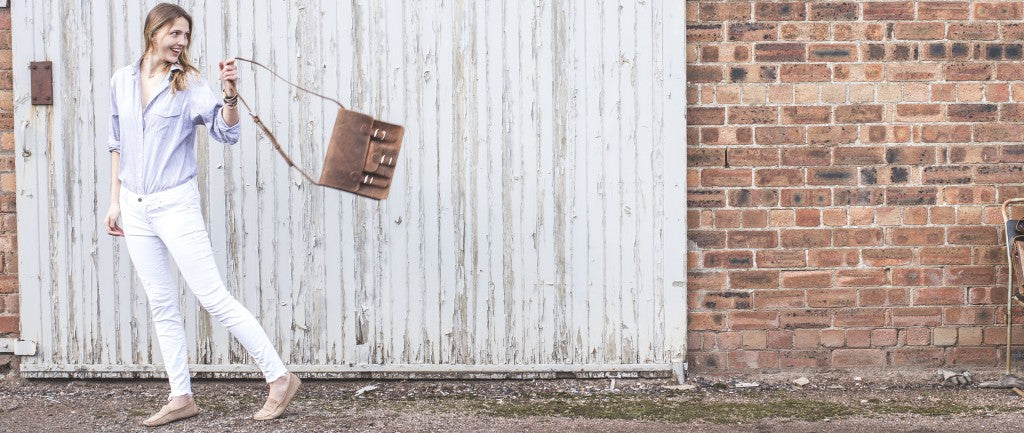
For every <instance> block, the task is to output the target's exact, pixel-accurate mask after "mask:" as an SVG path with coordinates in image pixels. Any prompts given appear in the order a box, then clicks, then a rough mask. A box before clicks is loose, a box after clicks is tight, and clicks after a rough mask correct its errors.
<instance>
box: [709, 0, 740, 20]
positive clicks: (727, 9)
mask: <svg viewBox="0 0 1024 433" xmlns="http://www.w3.org/2000/svg"><path fill="white" fill-rule="evenodd" d="M699 16H700V20H701V21H748V20H750V5H749V4H747V3H745V2H744V3H740V2H727V3H701V4H700V15H699Z"/></svg>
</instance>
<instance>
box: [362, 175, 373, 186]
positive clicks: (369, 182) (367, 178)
mask: <svg viewBox="0 0 1024 433" xmlns="http://www.w3.org/2000/svg"><path fill="white" fill-rule="evenodd" d="M363 183H365V184H367V185H373V176H370V175H366V176H364V177H363Z"/></svg>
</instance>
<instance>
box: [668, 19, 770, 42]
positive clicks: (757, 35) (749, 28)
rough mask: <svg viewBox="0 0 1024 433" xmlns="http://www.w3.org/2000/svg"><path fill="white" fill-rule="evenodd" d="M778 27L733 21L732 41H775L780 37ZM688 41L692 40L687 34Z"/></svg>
mask: <svg viewBox="0 0 1024 433" xmlns="http://www.w3.org/2000/svg"><path fill="white" fill-rule="evenodd" d="M778 33H779V32H778V28H777V26H776V25H775V24H772V23H733V24H730V25H729V40H730V41H746V42H757V41H774V40H777V39H778ZM687 42H690V39H689V34H687Z"/></svg>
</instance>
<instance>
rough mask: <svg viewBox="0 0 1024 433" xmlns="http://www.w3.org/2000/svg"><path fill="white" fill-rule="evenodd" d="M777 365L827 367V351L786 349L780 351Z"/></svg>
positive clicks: (786, 367)
mask: <svg viewBox="0 0 1024 433" xmlns="http://www.w3.org/2000/svg"><path fill="white" fill-rule="evenodd" d="M780 355H781V356H782V358H781V359H779V367H780V368H785V369H794V368H819V369H820V368H825V367H828V362H829V353H828V352H827V351H824V350H786V351H782V352H780Z"/></svg>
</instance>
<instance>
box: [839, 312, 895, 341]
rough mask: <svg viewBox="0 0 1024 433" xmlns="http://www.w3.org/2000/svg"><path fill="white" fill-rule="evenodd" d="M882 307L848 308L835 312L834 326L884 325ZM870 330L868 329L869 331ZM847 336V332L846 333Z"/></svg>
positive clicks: (884, 314)
mask: <svg viewBox="0 0 1024 433" xmlns="http://www.w3.org/2000/svg"><path fill="white" fill-rule="evenodd" d="M885 319H886V309H884V308H849V309H843V310H838V311H836V313H835V326H836V327H841V328H847V327H849V328H873V327H881V326H885V321H886V320H885ZM869 332H870V331H869ZM847 338H849V333H847Z"/></svg>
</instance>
